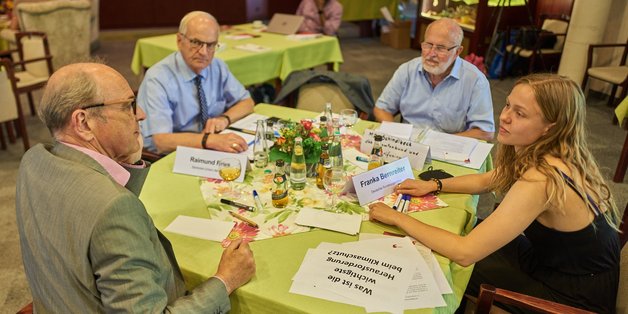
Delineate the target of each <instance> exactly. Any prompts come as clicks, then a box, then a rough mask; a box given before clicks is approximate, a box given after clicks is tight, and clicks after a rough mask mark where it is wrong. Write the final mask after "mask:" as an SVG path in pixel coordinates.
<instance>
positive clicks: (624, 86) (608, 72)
mask: <svg viewBox="0 0 628 314" xmlns="http://www.w3.org/2000/svg"><path fill="white" fill-rule="evenodd" d="M605 48H606V49H608V48H615V49H616V48H623V53H622V57H621V60H620V62H619V64H618V65H605V66H594V65H593V63H594V60H593V59H594V57H595V56H594V53H595V52H596V51H597V49H605ZM627 55H628V39H626V43H625V44H619V43H618V44H596V45H589V53H588V55H587V70H586V71H585V72H584V77H583V78H582V85H581V86H582V90H585V87H586V85H587V81H588V80H589V77H591V78H594V79H598V80H601V81H604V82H607V83H610V84H612V85H613V87H612V89H611V95H610V97H609V99H608V106H609V107H614V106H613V103H614V102H615V93H616V92H617V87H621V95H620V96H619V100H620V101H621V100H623V99H624V98H626V95H627V94H628V93H627V91H628V64H626V56H627Z"/></svg>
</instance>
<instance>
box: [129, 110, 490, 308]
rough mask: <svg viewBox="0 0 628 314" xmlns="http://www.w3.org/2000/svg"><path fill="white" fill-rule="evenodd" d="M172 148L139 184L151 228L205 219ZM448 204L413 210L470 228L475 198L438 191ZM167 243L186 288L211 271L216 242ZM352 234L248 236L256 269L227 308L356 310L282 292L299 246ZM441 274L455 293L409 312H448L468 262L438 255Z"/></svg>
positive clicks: (293, 113) (298, 113)
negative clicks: (438, 303) (175, 168)
mask: <svg viewBox="0 0 628 314" xmlns="http://www.w3.org/2000/svg"><path fill="white" fill-rule="evenodd" d="M255 112H257V113H260V114H264V115H268V116H277V117H284V118H287V117H289V118H291V119H293V120H298V119H302V118H312V117H314V116H316V115H317V113H315V112H309V111H303V110H297V109H292V108H286V107H279V106H274V105H265V104H261V105H257V106H255ZM375 124H376V123H373V122H365V121H361V122H360V123H358V124H357V125H356V126H355V128H356V131H358V132H362V131H363V130H364V129H365V128H367V127H369V126H372V125H375ZM174 157H175V154H170V155H168V156H167V157H165V158H163V159H161V160H160V161H158V162H156V163H155V164H153V166H152V167H151V171H150V174H149V176H148V178H147V180H146V184H145V185H144V188H143V190H142V194H141V195H140V199H141V200H142V201H143V202H144V204H145V206H146V209H147V211H148V213H149V214H150V215H151V217H152V218H153V221H154V222H155V225H156V226H157V228H158V229H160V230H163V229H164V228H165V227H166V226H167V225H168V224H170V222H172V221H173V220H174V219H175V218H176V217H177V216H178V215H188V216H195V217H202V218H207V217H208V213H207V210H206V205H205V203H204V201H203V199H202V197H201V192H200V190H199V178H196V177H192V176H186V175H180V174H174V173H172V168H173V165H174V159H175V158H174ZM433 165H434V166H435V167H436V168H441V169H444V170H445V171H447V172H449V173H451V174H453V175H463V174H469V173H476V172H477V171H476V170H473V169H468V168H463V167H458V166H454V165H449V164H445V163H439V162H436V161H435V162H433ZM439 197H441V199H442V200H443V201H445V202H446V203H447V204H449V207H446V208H441V209H435V210H428V211H424V212H418V213H412V214H411V215H412V216H413V217H415V218H417V219H419V220H421V221H423V222H426V223H429V224H432V225H436V226H438V227H440V228H443V229H446V230H449V231H451V232H454V233H457V234H461V233H466V232H469V231H470V221H472V220H473V219H474V218H475V209H476V207H475V202H474V199H473V198H472V197H471V196H470V195H466V194H448V193H443V194H441V195H439ZM360 231H361V232H369V233H382V232H383V231H393V232H398V233H399V232H400V231H399V230H397V229H395V228H391V227H389V226H385V225H382V224H376V223H372V222H368V221H366V222H363V223H362V227H361V230H360ZM166 235H167V237H168V238H169V239H170V241H171V242H172V246H173V248H174V251H175V254H176V256H177V260H178V262H179V265H180V267H181V270H182V271H183V274H184V276H185V279H186V283H187V285H188V288H192V287H195V286H197V285H198V284H200V283H201V282H203V281H204V280H206V279H207V278H209V277H210V276H211V275H213V274H214V273H215V271H216V269H217V266H218V261H219V259H220V256H221V253H222V248H221V246H220V244H219V243H217V242H212V241H206V240H201V239H196V238H191V237H186V236H182V235H177V234H172V233H167V234H166ZM357 239H358V237H357V236H349V235H345V234H341V233H337V232H331V231H325V230H314V231H310V232H305V233H298V234H293V235H290V236H285V237H279V238H274V239H268V240H261V241H254V242H251V248H252V250H253V252H254V255H255V261H256V265H257V273H256V275H255V277H253V279H252V280H251V281H250V282H249V283H248V284H246V285H245V286H243V287H241V288H239V289H237V290H236V291H235V292H234V293H233V294H232V295H231V304H232V311H233V312H234V313H239V312H247V313H326V314H331V313H362V312H364V310H363V308H361V307H355V306H351V305H346V304H341V303H336V302H331V301H326V300H322V299H317V298H313V297H307V296H303V295H298V294H291V293H289V292H288V291H289V289H290V286H291V285H292V281H291V278H292V276H293V275H294V274H295V273H296V271H297V270H298V268H299V266H300V265H301V262H302V261H303V258H304V256H305V253H306V251H307V250H308V249H309V248H315V247H317V246H318V244H319V243H320V242H334V243H340V242H348V241H357ZM437 259H438V261H439V262H440V265H441V268H442V269H443V271H444V273H445V276H446V277H447V278H448V280H450V283H453V285H452V289H453V290H454V294H448V295H444V298H445V301H446V302H447V304H448V307H443V308H438V309H436V310H432V309H423V310H414V311H411V312H412V313H434V312H435V313H453V312H454V311H455V309H456V308H457V307H458V304H459V302H460V299H461V297H462V295H463V292H464V290H465V287H466V285H467V283H468V281H469V277H470V276H471V271H472V268H473V267H466V268H463V267H460V266H458V265H456V264H454V263H451V262H450V261H449V260H448V259H447V258H444V257H442V256H438V255H437Z"/></svg>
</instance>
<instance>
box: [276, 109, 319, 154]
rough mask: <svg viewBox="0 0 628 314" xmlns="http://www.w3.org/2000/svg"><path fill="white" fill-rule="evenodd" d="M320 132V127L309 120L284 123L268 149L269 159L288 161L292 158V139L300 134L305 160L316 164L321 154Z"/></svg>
mask: <svg viewBox="0 0 628 314" xmlns="http://www.w3.org/2000/svg"><path fill="white" fill-rule="evenodd" d="M320 134H321V129H320V128H319V127H317V126H314V124H313V123H312V121H311V120H306V119H304V120H301V121H299V122H298V123H297V122H292V121H290V122H288V123H286V124H284V126H283V127H282V128H281V129H280V130H279V137H278V138H277V139H276V140H275V144H274V145H273V147H272V148H271V150H270V160H272V161H275V160H277V159H283V160H285V161H286V162H287V163H289V162H290V160H291V158H292V148H293V147H294V139H295V138H297V137H299V136H300V137H301V138H302V139H303V151H304V153H305V162H306V163H307V164H316V163H317V162H318V159H319V157H320V155H321V144H322V143H321V138H320Z"/></svg>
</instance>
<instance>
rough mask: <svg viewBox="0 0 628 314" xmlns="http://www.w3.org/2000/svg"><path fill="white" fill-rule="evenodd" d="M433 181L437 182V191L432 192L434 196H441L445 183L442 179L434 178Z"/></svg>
mask: <svg viewBox="0 0 628 314" xmlns="http://www.w3.org/2000/svg"><path fill="white" fill-rule="evenodd" d="M432 181H434V182H436V191H434V192H432V193H433V194H434V195H438V194H440V191H441V190H442V189H443V182H441V181H440V179H436V178H432Z"/></svg>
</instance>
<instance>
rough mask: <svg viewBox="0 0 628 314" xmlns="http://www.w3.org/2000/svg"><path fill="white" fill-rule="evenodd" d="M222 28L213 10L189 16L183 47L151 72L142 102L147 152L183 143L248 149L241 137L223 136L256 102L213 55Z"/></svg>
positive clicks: (181, 36) (235, 150)
mask: <svg viewBox="0 0 628 314" xmlns="http://www.w3.org/2000/svg"><path fill="white" fill-rule="evenodd" d="M219 32H220V26H219V25H218V22H217V21H216V19H215V18H214V17H213V16H211V15H210V14H209V13H206V12H202V11H193V12H190V13H188V14H186V15H185V16H184V17H183V19H181V23H180V25H179V32H178V34H177V47H178V51H176V52H174V53H172V54H170V55H169V56H167V57H166V58H164V59H163V60H161V61H160V62H158V63H157V64H155V65H153V66H152V67H151V68H150V69H148V71H146V75H145V77H144V80H143V81H142V84H141V85H140V88H139V92H138V96H137V103H138V105H139V107H140V108H142V109H143V110H144V111H145V112H146V120H145V121H144V122H143V123H142V126H141V130H142V135H143V136H144V143H145V144H146V149H147V150H149V151H151V152H154V153H158V154H167V153H169V152H172V151H174V150H175V149H176V148H177V146H179V145H181V146H187V147H196V148H205V149H214V150H220V151H225V152H230V153H239V152H243V151H245V150H246V149H247V143H246V141H245V140H244V139H243V138H242V137H240V136H238V135H235V134H233V133H229V134H218V133H219V132H221V131H222V130H224V129H226V128H227V127H228V126H229V125H230V124H231V123H233V122H235V121H237V120H239V119H241V118H242V117H244V116H246V115H248V114H250V113H251V112H253V106H254V103H253V100H252V99H251V95H250V94H249V92H248V91H247V90H246V89H245V88H244V86H242V84H240V82H238V80H237V79H236V78H235V77H234V76H233V74H231V72H230V71H229V68H228V67H227V65H226V64H225V62H224V61H222V60H220V59H214V53H215V52H216V49H217V48H218V46H219V44H218V35H219Z"/></svg>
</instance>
